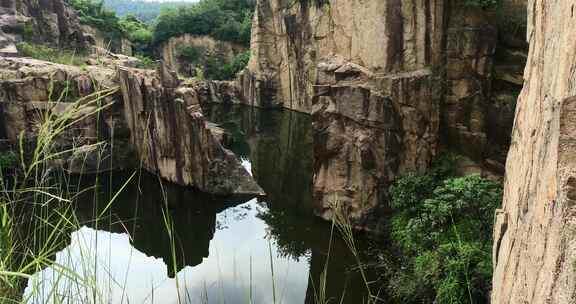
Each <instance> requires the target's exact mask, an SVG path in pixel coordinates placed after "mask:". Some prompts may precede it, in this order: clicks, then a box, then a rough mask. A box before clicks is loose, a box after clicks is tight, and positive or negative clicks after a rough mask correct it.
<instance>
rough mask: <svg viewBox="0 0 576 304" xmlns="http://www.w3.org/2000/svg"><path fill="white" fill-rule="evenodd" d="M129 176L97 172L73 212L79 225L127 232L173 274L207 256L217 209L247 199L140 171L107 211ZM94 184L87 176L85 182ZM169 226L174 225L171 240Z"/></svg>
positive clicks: (194, 264)
mask: <svg viewBox="0 0 576 304" xmlns="http://www.w3.org/2000/svg"><path fill="white" fill-rule="evenodd" d="M115 174H118V173H115ZM128 177H129V176H126V177H125V178H118V177H113V178H111V177H110V176H101V177H100V179H99V181H98V184H99V185H100V188H99V190H98V191H97V193H98V196H95V195H94V193H95V192H94V191H91V192H87V193H84V194H83V195H82V197H81V198H80V199H79V200H78V205H77V206H78V208H77V210H76V214H77V216H78V218H79V220H80V223H82V224H85V225H87V226H89V227H91V228H94V229H99V230H106V231H110V232H117V233H128V234H129V235H130V239H131V243H132V245H133V246H134V247H135V248H136V249H137V250H139V251H141V252H143V253H145V254H147V255H149V256H154V257H157V258H162V259H163V260H164V263H166V265H167V266H168V276H169V277H171V278H173V277H174V276H175V274H176V273H178V272H179V271H180V270H181V269H182V268H184V267H186V266H196V265H198V264H200V263H202V260H203V259H204V258H207V257H208V253H209V246H210V240H212V238H213V237H214V233H215V231H216V229H221V228H223V227H222V225H219V224H218V223H217V221H216V215H217V214H218V213H219V212H221V211H223V210H224V209H226V208H228V207H230V206H232V203H231V202H234V204H241V203H244V202H246V201H248V200H249V199H251V198H250V197H244V198H240V197H234V198H227V199H224V198H217V197H214V196H211V195H206V194H202V193H198V192H197V191H194V190H192V189H190V188H184V187H181V186H177V185H174V184H170V183H167V182H162V181H161V180H160V179H159V178H157V177H155V176H152V175H150V174H147V173H145V172H142V173H141V176H136V177H135V178H134V180H133V181H132V182H131V183H129V184H128V185H127V187H126V188H125V189H123V191H121V192H120V194H119V196H118V197H117V198H116V199H115V203H113V204H112V205H111V207H110V208H109V209H108V210H106V208H107V203H108V202H109V201H110V200H111V198H112V197H113V196H114V194H115V193H118V190H119V189H121V188H122V186H123V184H124V182H125V181H126V180H128ZM93 183H94V181H93V180H91V181H89V182H88V185H90V184H93ZM142 193H145V194H142ZM97 210H98V211H97ZM103 210H105V216H104V218H103V219H101V220H100V221H98V222H96V221H94V220H93V219H94V218H96V216H95V215H96V214H100V213H101V212H102V211H103ZM168 227H172V229H171V230H172V233H173V235H174V238H173V239H174V243H172V241H171V237H170V231H169V228H168ZM173 247H174V248H175V250H174V252H175V258H176V260H175V261H174V258H173V254H172V248H173ZM174 262H175V263H174Z"/></svg>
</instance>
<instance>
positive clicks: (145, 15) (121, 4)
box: [104, 0, 191, 23]
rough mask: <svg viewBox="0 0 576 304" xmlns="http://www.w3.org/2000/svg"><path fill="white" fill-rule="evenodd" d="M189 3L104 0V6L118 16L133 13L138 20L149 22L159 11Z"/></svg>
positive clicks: (188, 2)
mask: <svg viewBox="0 0 576 304" xmlns="http://www.w3.org/2000/svg"><path fill="white" fill-rule="evenodd" d="M189 4H191V2H190V1H170V2H155V1H143V0H106V1H104V7H106V8H108V9H110V10H112V11H114V12H116V14H117V15H118V16H120V17H124V16H127V15H134V16H135V17H137V18H138V19H139V20H141V21H143V22H146V23H151V22H153V21H154V19H156V17H158V15H159V14H160V11H162V10H163V9H167V8H176V7H179V6H183V5H189Z"/></svg>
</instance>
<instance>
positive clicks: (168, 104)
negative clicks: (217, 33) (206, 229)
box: [118, 68, 263, 195]
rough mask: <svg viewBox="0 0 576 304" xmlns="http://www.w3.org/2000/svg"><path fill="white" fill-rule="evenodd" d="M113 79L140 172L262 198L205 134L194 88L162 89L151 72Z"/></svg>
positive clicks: (211, 190) (133, 72)
mask: <svg viewBox="0 0 576 304" xmlns="http://www.w3.org/2000/svg"><path fill="white" fill-rule="evenodd" d="M118 75H119V79H120V87H121V90H122V95H123V102H124V113H125V117H126V121H127V123H128V126H129V128H130V130H131V131H132V137H131V143H132V145H133V146H134V147H135V149H136V150H137V152H138V154H139V156H140V160H141V162H142V166H143V167H144V168H146V169H147V170H148V171H150V172H152V173H155V174H158V175H159V176H162V177H163V178H165V179H167V180H169V181H171V182H174V183H177V184H180V185H185V186H192V187H196V188H197V189H199V190H201V191H204V192H209V193H215V194H221V195H228V194H263V191H262V189H261V188H260V187H259V186H258V185H257V184H256V183H255V182H254V180H253V179H252V177H251V176H250V174H249V173H248V172H247V171H246V170H245V169H244V168H243V167H242V165H241V164H240V161H239V160H238V158H237V157H236V156H235V155H234V154H233V153H232V152H230V151H228V150H226V149H225V148H223V147H222V145H221V144H220V142H219V141H218V140H217V138H216V137H215V136H214V135H213V134H212V132H211V131H210V128H209V127H208V126H207V124H206V120H205V119H204V116H203V115H202V112H201V109H200V106H199V100H198V97H197V95H196V92H195V91H194V90H192V89H190V90H185V89H183V88H178V89H176V88H171V87H166V86H162V81H161V78H160V77H159V75H157V74H156V72H154V71H144V70H135V69H127V68H119V70H118Z"/></svg>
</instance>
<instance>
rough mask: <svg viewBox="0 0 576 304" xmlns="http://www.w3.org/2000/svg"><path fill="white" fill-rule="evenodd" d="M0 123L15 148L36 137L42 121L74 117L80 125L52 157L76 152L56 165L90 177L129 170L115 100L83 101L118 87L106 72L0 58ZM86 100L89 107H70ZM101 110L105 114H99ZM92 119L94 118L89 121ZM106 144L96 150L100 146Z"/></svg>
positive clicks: (63, 135)
mask: <svg viewBox="0 0 576 304" xmlns="http://www.w3.org/2000/svg"><path fill="white" fill-rule="evenodd" d="M0 75H1V77H0V78H1V79H2V80H0V123H2V126H1V127H0V129H3V130H4V132H2V133H4V134H2V135H3V138H5V139H8V141H9V142H13V143H14V142H18V140H19V136H20V134H22V135H23V136H24V139H27V140H32V139H34V138H35V137H37V136H38V135H39V128H40V125H41V124H42V123H43V119H42V118H43V117H45V115H56V116H64V115H72V116H71V117H70V119H80V120H79V121H78V122H77V123H76V124H74V127H73V128H68V129H67V130H65V131H64V132H63V133H61V134H60V135H59V136H58V137H57V138H56V139H55V140H54V147H53V148H54V149H55V151H64V150H68V149H71V148H72V147H74V148H75V152H74V153H66V154H65V155H64V156H63V157H62V159H61V160H59V161H58V162H57V165H58V166H60V167H62V168H64V169H66V170H68V171H70V172H74V173H91V172H97V171H102V170H109V169H113V168H122V167H125V166H131V165H133V164H132V163H131V161H130V159H131V158H133V157H132V155H131V153H130V149H129V147H126V144H127V143H128V138H129V135H130V134H129V131H128V130H127V127H126V125H125V124H124V123H123V121H124V120H123V117H122V114H123V112H122V108H121V107H119V106H118V105H116V104H115V103H114V100H115V99H116V98H117V95H114V94H111V95H108V96H105V97H102V98H101V100H100V102H99V103H100V105H98V104H97V103H96V99H95V98H90V97H87V96H89V95H90V94H93V93H95V92H97V91H100V90H106V89H111V88H114V87H115V86H116V84H115V82H114V75H115V72H114V70H113V69H109V68H105V67H96V66H87V67H86V68H85V69H81V68H79V67H73V66H67V65H60V64H53V63H48V62H44V61H39V60H34V59H26V58H6V57H3V58H0ZM80 98H84V102H85V103H91V104H88V105H87V106H85V107H83V108H80V109H74V105H73V104H72V103H71V102H72V101H76V100H78V99H80ZM99 108H105V109H104V110H102V111H99V110H98V109H99ZM90 113H95V114H93V115H90ZM104 142H105V144H100V143H104Z"/></svg>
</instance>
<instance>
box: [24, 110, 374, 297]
mask: <svg viewBox="0 0 576 304" xmlns="http://www.w3.org/2000/svg"><path fill="white" fill-rule="evenodd" d="M207 113H209V114H210V115H208V116H209V117H212V118H214V120H215V122H217V123H220V124H221V125H222V126H223V127H225V128H227V129H228V130H230V131H231V132H232V134H233V137H234V141H233V144H232V146H231V148H232V149H233V150H234V151H235V152H236V153H238V154H240V155H241V156H242V157H244V158H246V159H249V160H250V162H248V161H246V162H245V165H246V166H248V167H250V166H251V167H252V168H251V170H252V172H253V174H254V176H255V178H256V179H257V181H258V182H259V184H260V185H261V186H262V187H263V188H264V190H265V191H266V193H267V194H268V197H267V198H266V199H265V200H261V201H258V200H256V199H252V198H249V197H232V198H226V199H222V198H215V197H212V196H207V195H203V194H200V193H197V192H194V191H193V190H190V189H187V188H182V187H178V186H175V185H171V184H168V183H165V182H161V181H160V180H159V179H158V178H156V177H154V176H151V175H148V174H146V173H143V172H142V173H140V174H138V176H137V177H135V178H134V180H133V182H132V183H130V184H128V186H127V187H126V188H124V190H123V191H122V192H121V194H120V195H119V196H118V197H116V198H115V202H114V203H113V204H112V205H111V206H108V204H107V202H108V201H110V199H112V198H113V197H114V194H115V193H116V192H117V191H118V189H121V188H122V187H123V185H124V182H125V181H126V180H127V179H128V175H123V174H118V173H114V174H113V175H112V176H108V175H106V176H100V177H98V180H93V179H86V178H85V177H84V180H83V181H81V182H80V184H81V185H82V186H80V187H79V188H80V189H82V188H85V187H87V186H89V185H94V184H97V185H99V187H98V188H97V189H96V190H94V191H86V192H84V193H83V194H82V195H81V196H80V197H79V198H78V200H77V202H76V210H75V214H76V217H77V218H78V221H79V222H80V223H82V227H81V228H80V229H79V230H77V231H75V232H73V233H72V235H71V237H70V245H69V246H67V247H66V248H65V249H64V250H62V251H60V252H58V253H57V255H56V262H57V263H56V264H55V265H52V266H50V267H48V268H46V269H44V270H43V271H41V272H39V273H37V274H36V275H34V277H33V279H32V280H30V281H29V283H28V286H27V288H26V292H25V294H26V295H32V294H34V297H33V298H32V299H30V301H28V302H30V303H46V302H52V303H53V302H67V303H96V302H98V303H100V302H105V303H232V304H234V303H266V304H268V303H314V297H315V293H316V292H317V291H318V290H319V288H320V284H321V282H320V278H321V274H322V272H323V270H324V269H325V266H326V265H327V267H328V273H329V275H328V278H327V284H326V291H327V294H328V296H329V297H331V298H333V299H334V300H335V301H336V302H340V298H341V296H342V295H343V293H344V294H345V296H344V298H343V301H342V303H359V302H362V299H364V298H365V296H366V293H365V288H364V286H363V284H362V281H361V279H360V276H359V274H358V272H357V271H355V266H356V264H355V261H354V259H353V257H352V256H351V254H350V252H349V250H348V248H346V246H345V244H344V243H343V242H342V241H341V240H340V239H339V238H337V237H336V236H335V237H334V238H333V241H332V242H331V241H330V240H331V225H330V224H328V223H326V222H323V221H321V220H320V219H317V218H316V217H314V216H312V215H311V208H312V202H311V180H312V176H311V174H312V170H311V166H312V155H311V153H312V150H311V136H310V125H309V124H310V120H309V117H308V116H306V115H302V114H298V113H293V112H275V111H260V110H254V109H250V108H242V107H232V108H227V107H213V108H210V109H207ZM216 118H218V119H216ZM97 215H104V217H103V218H101V219H100V220H98V221H95V220H94V219H95V218H98V216H97ZM330 244H332V247H331V248H330V255H329V256H328V251H329V245H330ZM63 269H72V270H74V271H75V272H77V273H79V274H82V276H81V277H85V278H89V280H88V281H87V282H80V281H79V279H78V277H76V276H74V275H71V274H69V273H67V272H66V271H63ZM63 274H64V275H63ZM54 286H56V287H54ZM93 286H98V288H97V290H95V289H94V288H92V287H93ZM33 290H37V291H39V292H33ZM51 291H57V292H54V293H51ZM55 295H58V296H59V297H61V298H62V299H63V300H55V299H54V297H55Z"/></svg>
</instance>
